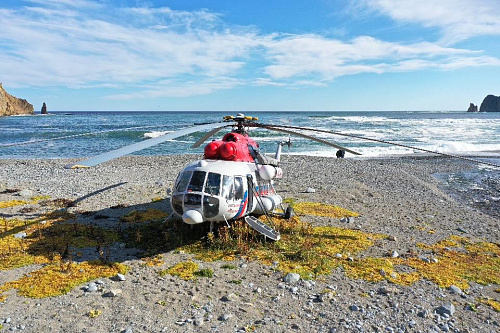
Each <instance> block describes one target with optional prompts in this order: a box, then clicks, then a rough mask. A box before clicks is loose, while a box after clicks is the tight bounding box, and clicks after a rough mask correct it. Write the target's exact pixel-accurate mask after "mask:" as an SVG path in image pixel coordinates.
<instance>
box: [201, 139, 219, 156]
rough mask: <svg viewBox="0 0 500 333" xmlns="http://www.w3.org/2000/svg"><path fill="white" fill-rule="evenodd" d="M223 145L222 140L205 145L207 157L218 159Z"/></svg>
mask: <svg viewBox="0 0 500 333" xmlns="http://www.w3.org/2000/svg"><path fill="white" fill-rule="evenodd" d="M220 146H222V142H221V141H212V142H210V143H209V144H207V145H206V146H205V151H204V152H205V158H208V159H211V160H216V159H217V158H218V157H219V149H220Z"/></svg>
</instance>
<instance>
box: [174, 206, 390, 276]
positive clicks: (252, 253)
mask: <svg viewBox="0 0 500 333" xmlns="http://www.w3.org/2000/svg"><path fill="white" fill-rule="evenodd" d="M273 221H274V224H275V227H276V229H277V230H278V231H279V232H280V235H281V239H280V240H279V241H278V242H263V241H262V238H261V237H259V236H258V235H257V234H256V233H255V232H254V231H253V230H252V229H250V228H249V227H248V225H247V224H246V223H244V222H241V221H240V222H238V221H237V222H236V223H235V224H234V226H233V227H232V228H231V229H228V228H226V227H223V228H221V229H219V237H218V238H215V239H214V238H213V237H209V242H208V243H203V242H201V241H200V242H196V243H194V244H191V245H187V246H184V247H183V248H182V250H184V251H186V252H190V253H194V254H195V255H196V258H198V259H202V260H207V261H213V260H234V259H235V258H236V257H237V256H242V257H245V258H247V259H249V260H259V261H261V262H263V263H265V264H268V265H271V264H272V263H273V262H278V263H279V264H278V265H277V269H279V270H281V271H283V272H296V273H299V274H300V275H301V276H302V277H303V278H312V277H315V276H318V275H325V274H328V273H329V272H330V271H331V270H332V269H333V268H335V267H337V266H338V265H339V264H340V263H341V260H340V259H339V258H338V254H340V255H341V256H343V257H347V256H348V255H355V254H357V253H360V252H361V251H364V250H366V249H367V248H369V247H370V246H372V245H373V241H374V240H376V239H382V238H384V237H386V236H385V235H381V234H368V233H363V232H361V231H358V230H351V229H343V228H337V227H312V226H311V225H310V224H308V223H304V222H301V221H300V219H299V217H297V216H294V217H292V218H291V219H289V220H286V219H284V218H274V219H273Z"/></svg>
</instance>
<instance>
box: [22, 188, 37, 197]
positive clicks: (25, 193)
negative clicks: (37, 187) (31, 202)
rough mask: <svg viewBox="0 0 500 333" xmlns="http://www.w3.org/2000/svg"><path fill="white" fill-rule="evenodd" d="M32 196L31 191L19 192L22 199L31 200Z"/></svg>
mask: <svg viewBox="0 0 500 333" xmlns="http://www.w3.org/2000/svg"><path fill="white" fill-rule="evenodd" d="M33 194H34V193H33V191H32V190H28V189H24V190H21V191H19V195H20V196H21V197H23V198H31V197H32V196H33Z"/></svg>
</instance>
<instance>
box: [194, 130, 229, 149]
mask: <svg viewBox="0 0 500 333" xmlns="http://www.w3.org/2000/svg"><path fill="white" fill-rule="evenodd" d="M227 126H228V125H226V126H221V127H216V128H214V129H213V130H211V131H210V132H207V134H205V135H204V136H202V137H201V138H200V139H199V140H198V141H196V142H195V143H193V145H192V146H191V148H198V147H199V146H201V145H202V144H203V142H205V141H207V140H208V138H209V137H211V136H212V135H214V134H215V133H217V132H218V131H220V130H221V129H223V128H224V127H227Z"/></svg>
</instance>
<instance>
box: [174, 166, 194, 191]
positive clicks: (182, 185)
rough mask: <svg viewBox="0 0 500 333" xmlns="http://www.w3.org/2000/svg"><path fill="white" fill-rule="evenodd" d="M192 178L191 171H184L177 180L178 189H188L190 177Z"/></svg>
mask: <svg viewBox="0 0 500 333" xmlns="http://www.w3.org/2000/svg"><path fill="white" fill-rule="evenodd" d="M190 178H191V171H187V172H184V173H183V174H182V175H181V176H180V177H179V180H178V181H177V186H176V188H175V189H176V191H177V192H184V191H185V190H186V186H187V184H188V183H189V179H190Z"/></svg>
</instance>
